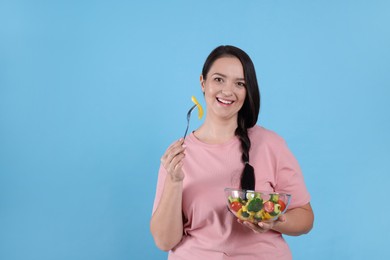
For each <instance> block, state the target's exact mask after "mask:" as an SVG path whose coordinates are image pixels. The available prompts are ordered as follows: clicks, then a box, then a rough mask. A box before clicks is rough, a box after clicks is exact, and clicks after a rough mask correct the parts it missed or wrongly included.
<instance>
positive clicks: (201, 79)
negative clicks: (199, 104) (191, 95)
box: [200, 75, 205, 93]
mask: <svg viewBox="0 0 390 260" xmlns="http://www.w3.org/2000/svg"><path fill="white" fill-rule="evenodd" d="M200 87H201V88H202V92H203V93H204V89H205V86H204V79H203V75H200Z"/></svg>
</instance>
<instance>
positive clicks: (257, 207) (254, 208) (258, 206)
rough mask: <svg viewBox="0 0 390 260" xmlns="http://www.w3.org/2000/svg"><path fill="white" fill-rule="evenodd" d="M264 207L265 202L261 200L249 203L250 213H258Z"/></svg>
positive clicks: (257, 199)
mask: <svg viewBox="0 0 390 260" xmlns="http://www.w3.org/2000/svg"><path fill="white" fill-rule="evenodd" d="M262 207H263V200H262V199H260V198H254V199H253V200H251V201H249V203H248V211H252V212H257V211H259V210H261V208H262Z"/></svg>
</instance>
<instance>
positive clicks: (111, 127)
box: [0, 0, 390, 260]
mask: <svg viewBox="0 0 390 260" xmlns="http://www.w3.org/2000/svg"><path fill="white" fill-rule="evenodd" d="M389 13H390V2H389V1H385V0H383V1H379V0H377V1H368V0H367V1H352V0H350V1H339V0H337V1H336V0H332V1H325V0H324V1H282V0H280V1H277V0H273V1H271V0H268V1H265V0H263V1H260V0H257V1H255V0H246V1H244V0H242V1H238V0H234V1H233V0H225V1H222V0H219V1H216V0H215V1H213V0H208V1H206V0H203V1H200V0H197V1H43V0H40V1H17V0H16V1H15V0H7V1H5V0H2V1H0V259H2V260H15V259H18V260H19V259H20V260H26V259H31V260H33V259H34V260H35V259H37V260H38V259H39V260H46V259H47V260H49V259H59V260H60V259H61V260H62V259H66V260H69V259H72V260H78V259H96V260H98V259H165V258H166V253H164V252H161V251H159V250H158V249H157V248H156V247H155V245H154V243H153V239H152V237H151V235H150V232H149V219H150V215H151V210H152V204H153V199H154V190H155V185H156V176H157V170H158V167H159V162H160V156H161V155H162V153H163V152H164V151H165V148H166V147H167V146H168V145H169V144H170V143H171V142H172V141H174V140H175V139H177V138H179V137H180V136H181V135H182V134H183V132H184V129H185V123H186V120H185V115H186V112H187V110H188V108H189V107H190V106H191V104H192V103H191V99H190V97H191V95H195V96H196V97H197V98H198V99H199V100H200V101H201V103H202V104H203V99H202V95H201V92H200V86H199V75H200V70H201V67H202V65H203V62H204V59H205V58H206V56H207V54H208V53H209V52H210V51H211V50H212V49H213V48H214V47H216V46H217V45H220V44H233V45H237V46H239V47H241V48H242V49H244V50H245V51H247V52H248V54H249V55H250V56H251V57H252V58H253V61H254V63H255V66H256V69H257V73H258V77H259V83H260V86H261V94H262V108H261V115H260V121H259V124H261V125H263V126H265V127H267V128H269V129H272V130H274V131H276V132H278V133H279V134H280V135H282V136H283V137H284V138H285V139H286V140H287V142H288V144H289V146H290V148H291V150H292V151H293V152H294V154H295V155H296V157H297V158H298V160H299V162H300V164H301V167H302V169H303V172H304V175H305V180H306V182H307V185H308V188H309V190H310V192H311V194H312V205H313V208H314V211H315V215H316V219H315V227H314V229H313V230H312V232H311V233H310V234H308V235H305V236H301V237H287V240H288V242H289V244H290V246H291V249H292V252H293V255H294V259H318V260H319V259H390V253H389V250H388V243H389V241H390V236H389V231H390V229H389V221H388V215H389V213H390V210H389V204H388V200H389V197H388V196H387V195H388V192H387V189H388V186H389V167H388V164H389V161H390V156H389V155H390V153H389V146H390V138H389V133H390V117H389V111H390V105H389V98H390V90H389V87H390V73H389V66H390V16H389ZM200 123H201V122H199V121H198V120H197V119H196V117H193V119H192V121H191V129H194V128H196V127H197V126H199V124H200Z"/></svg>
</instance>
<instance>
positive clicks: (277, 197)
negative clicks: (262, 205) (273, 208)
mask: <svg viewBox="0 0 390 260" xmlns="http://www.w3.org/2000/svg"><path fill="white" fill-rule="evenodd" d="M269 200H270V201H272V202H274V203H277V202H278V200H279V194H271V198H270V199H269Z"/></svg>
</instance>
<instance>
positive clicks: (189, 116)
mask: <svg viewBox="0 0 390 260" xmlns="http://www.w3.org/2000/svg"><path fill="white" fill-rule="evenodd" d="M195 107H196V105H193V106H192V107H191V108H190V110H188V112H187V128H186V131H185V132H184V136H183V139H185V138H186V136H187V132H188V127H189V126H190V118H191V112H192V110H194V108H195Z"/></svg>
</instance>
